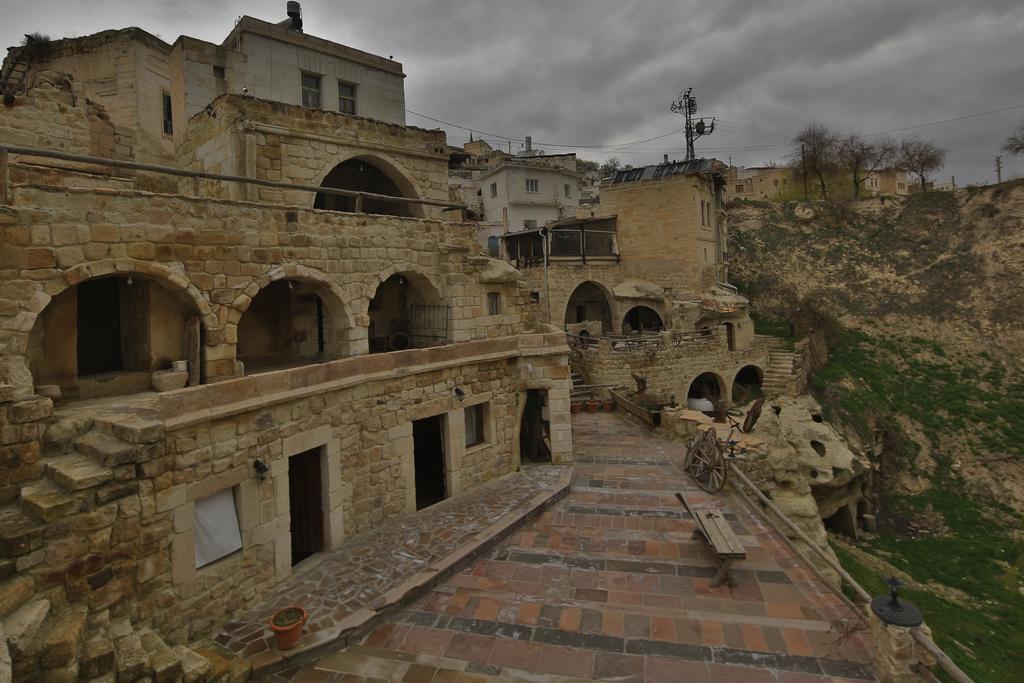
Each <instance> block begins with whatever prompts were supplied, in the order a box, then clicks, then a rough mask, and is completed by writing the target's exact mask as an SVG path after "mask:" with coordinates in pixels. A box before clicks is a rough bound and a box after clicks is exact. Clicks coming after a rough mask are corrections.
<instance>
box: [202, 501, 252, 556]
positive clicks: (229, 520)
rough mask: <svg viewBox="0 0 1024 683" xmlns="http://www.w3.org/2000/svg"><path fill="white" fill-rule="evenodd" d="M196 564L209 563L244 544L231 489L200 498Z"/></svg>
mask: <svg viewBox="0 0 1024 683" xmlns="http://www.w3.org/2000/svg"><path fill="white" fill-rule="evenodd" d="M195 506H196V567H197V568H198V567H202V566H203V565H207V564H210V563H211V562H213V561H214V560H219V559H220V558H222V557H225V556H226V555H230V554H231V553H233V552H235V551H236V550H239V549H241V547H242V534H241V532H240V531H239V530H238V513H237V512H236V511H235V496H234V493H233V491H232V489H225V490H223V491H221V492H219V493H215V494H213V495H212V496H207V497H206V498H202V499H200V500H197V501H196V503H195Z"/></svg>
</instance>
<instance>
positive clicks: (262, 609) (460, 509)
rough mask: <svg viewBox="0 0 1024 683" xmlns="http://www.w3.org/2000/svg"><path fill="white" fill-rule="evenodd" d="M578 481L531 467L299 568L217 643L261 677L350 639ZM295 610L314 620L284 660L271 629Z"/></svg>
mask: <svg viewBox="0 0 1024 683" xmlns="http://www.w3.org/2000/svg"><path fill="white" fill-rule="evenodd" d="M571 477H572V470H571V469H570V468H568V467H529V468H525V469H523V470H522V471H521V472H517V473H513V474H510V475H507V476H505V477H501V478H499V479H497V480H495V481H491V482H488V483H487V484H484V485H483V486H480V487H478V488H476V489H473V490H472V491H470V492H468V493H466V494H465V495H462V496H459V497H457V498H453V499H451V500H446V501H443V502H441V503H439V504H437V505H435V506H432V507H431V508H429V509H427V510H424V511H422V512H419V513H417V514H415V515H406V516H404V517H401V518H399V519H397V520H395V521H393V522H390V523H388V524H385V525H384V526H383V527H380V528H378V529H375V530H373V531H371V532H368V533H366V534H363V535H361V536H359V537H356V538H354V539H352V540H351V541H349V542H347V543H345V544H344V545H343V546H342V548H341V549H339V550H338V551H336V552H332V553H330V554H325V555H324V556H323V557H322V558H320V559H319V560H317V559H316V558H312V559H310V560H307V564H306V566H302V565H300V566H299V567H298V568H297V571H296V573H295V574H293V575H292V577H291V578H289V579H288V580H286V581H284V582H283V583H282V584H281V585H279V586H278V587H277V588H276V589H275V590H274V591H273V593H271V594H270V595H269V596H268V597H267V598H265V599H264V600H263V601H262V602H261V603H260V604H259V605H258V606H256V607H253V608H251V609H249V610H247V611H245V612H243V613H241V614H240V615H238V617H236V619H235V620H233V621H231V622H229V623H228V624H225V626H224V629H223V631H222V632H221V633H220V634H219V635H217V636H216V637H215V638H214V640H215V641H216V642H217V643H219V644H221V645H223V646H224V647H226V648H227V649H228V650H230V651H232V652H234V653H235V654H238V655H240V656H242V657H244V658H247V659H249V660H250V661H251V662H252V664H253V667H254V670H255V671H257V672H258V671H260V670H261V669H265V668H267V667H272V666H279V665H281V662H282V654H283V656H284V657H285V658H290V657H296V656H299V655H301V654H303V653H305V652H308V651H309V650H312V649H315V648H318V647H322V646H324V645H326V644H329V643H331V642H335V641H338V639H339V638H341V639H344V638H345V636H346V635H347V634H348V633H350V632H352V631H353V630H356V629H359V628H361V627H364V626H365V625H366V624H367V623H368V622H370V621H371V620H373V619H374V618H378V615H377V613H378V612H379V611H381V610H384V609H386V608H388V607H391V606H393V605H396V604H400V603H401V602H402V601H404V600H405V599H406V598H407V597H408V595H409V594H410V593H412V592H414V591H417V590H422V589H423V587H424V586H429V585H430V584H431V583H433V582H436V581H438V580H439V579H440V578H443V576H444V575H445V573H446V572H447V571H448V570H450V569H451V568H452V567H453V566H455V565H457V564H458V563H459V562H461V561H463V560H465V559H466V558H468V557H471V556H472V555H474V554H476V553H479V552H480V551H481V550H482V549H486V547H488V546H489V545H491V544H493V543H495V542H496V541H498V540H500V538H501V537H502V535H503V533H505V532H507V531H508V529H510V528H512V527H514V526H515V525H517V524H519V523H520V522H522V520H523V519H524V517H526V516H528V515H530V514H531V513H533V512H535V511H536V510H538V509H540V508H542V507H544V506H545V505H547V504H549V503H550V502H551V501H552V500H554V499H556V498H558V497H559V496H561V495H564V493H565V492H567V491H568V488H569V483H570V481H571ZM289 605H301V606H302V607H304V608H305V609H306V610H307V612H309V621H308V622H307V623H306V627H305V630H304V634H303V637H302V639H301V640H300V641H299V645H298V646H297V647H296V648H294V649H292V650H288V651H287V652H285V653H281V652H280V651H278V650H277V649H276V648H275V647H274V643H273V636H272V634H271V633H270V629H269V628H268V627H267V622H268V621H269V620H270V617H271V616H272V615H273V613H274V612H275V611H276V610H278V609H280V608H282V607H287V606H289ZM339 644H340V645H342V646H343V645H345V644H346V643H345V641H344V640H341V641H340V642H339Z"/></svg>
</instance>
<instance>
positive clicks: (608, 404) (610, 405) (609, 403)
mask: <svg viewBox="0 0 1024 683" xmlns="http://www.w3.org/2000/svg"><path fill="white" fill-rule="evenodd" d="M613 410H615V399H613V398H606V399H605V400H604V412H606V413H610V412H612V411H613Z"/></svg>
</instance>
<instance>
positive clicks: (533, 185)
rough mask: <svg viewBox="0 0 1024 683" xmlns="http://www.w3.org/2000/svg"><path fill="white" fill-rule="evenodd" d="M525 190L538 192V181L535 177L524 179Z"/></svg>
mask: <svg viewBox="0 0 1024 683" xmlns="http://www.w3.org/2000/svg"><path fill="white" fill-rule="evenodd" d="M526 191H527V192H540V181H539V180H538V179H536V178H527V179H526Z"/></svg>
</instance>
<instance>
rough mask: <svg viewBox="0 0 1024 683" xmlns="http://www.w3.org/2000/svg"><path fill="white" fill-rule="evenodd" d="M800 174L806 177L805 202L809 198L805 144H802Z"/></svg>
mask: <svg viewBox="0 0 1024 683" xmlns="http://www.w3.org/2000/svg"><path fill="white" fill-rule="evenodd" d="M800 174H801V175H803V177H804V201H805V202H806V201H808V198H807V157H806V156H805V155H804V143H802V142H801V143H800Z"/></svg>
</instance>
